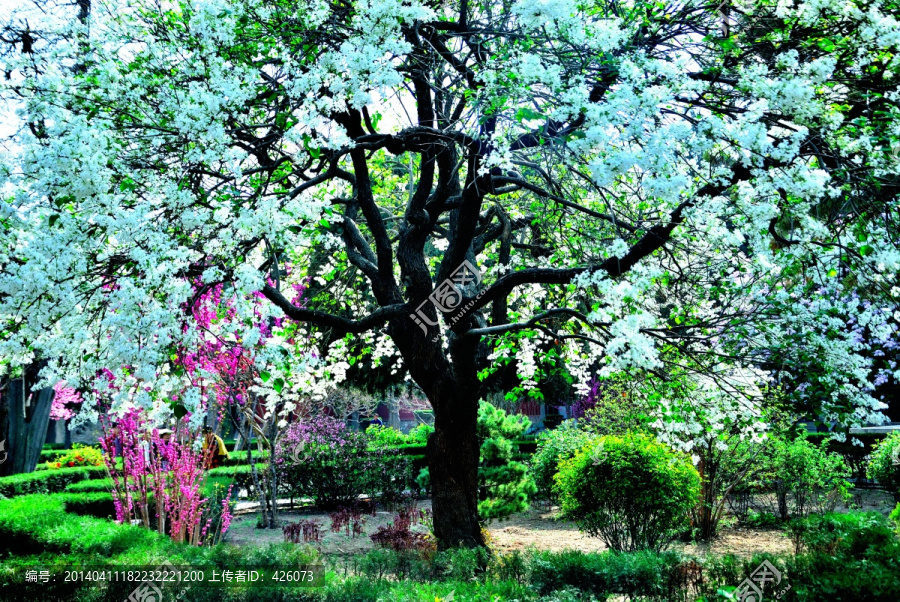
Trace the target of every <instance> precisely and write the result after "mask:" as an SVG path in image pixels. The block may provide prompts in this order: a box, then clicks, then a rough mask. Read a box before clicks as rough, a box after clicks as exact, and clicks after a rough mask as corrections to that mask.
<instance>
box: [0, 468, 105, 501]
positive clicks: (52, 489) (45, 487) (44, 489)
mask: <svg viewBox="0 0 900 602" xmlns="http://www.w3.org/2000/svg"><path fill="white" fill-rule="evenodd" d="M105 477H106V467H104V466H79V467H76V468H57V469H54V470H42V471H38V472H32V473H28V474H16V475H12V476H9V477H2V478H0V495H2V496H4V497H12V496H15V495H26V494H29V493H58V492H60V491H63V490H65V488H66V487H67V486H68V485H70V484H71V483H77V482H79V481H87V480H89V479H102V478H105Z"/></svg>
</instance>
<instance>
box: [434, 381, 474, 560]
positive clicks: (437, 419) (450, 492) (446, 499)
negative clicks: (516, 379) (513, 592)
mask: <svg viewBox="0 0 900 602" xmlns="http://www.w3.org/2000/svg"><path fill="white" fill-rule="evenodd" d="M444 395H445V396H446V397H443V396H439V395H436V396H435V397H434V398H432V404H433V405H434V433H433V434H432V435H431V437H429V439H428V446H427V448H426V455H427V457H428V470H429V472H430V474H431V490H432V507H433V509H434V534H435V536H436V537H437V539H438V543H439V546H440V548H441V549H447V548H452V547H467V548H471V547H479V546H484V545H485V541H484V536H483V535H482V533H481V523H480V522H479V520H478V456H479V445H478V437H477V433H476V426H477V420H478V398H477V397H476V396H475V395H468V396H465V395H459V394H457V392H455V391H453V390H448V391H446V392H445V393H444Z"/></svg>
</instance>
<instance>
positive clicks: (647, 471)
mask: <svg viewBox="0 0 900 602" xmlns="http://www.w3.org/2000/svg"><path fill="white" fill-rule="evenodd" d="M556 485H557V491H558V493H559V495H560V499H561V501H562V511H563V515H564V516H565V517H566V518H569V519H571V520H574V521H575V522H576V523H577V524H578V526H579V528H580V529H581V530H582V531H586V532H587V533H588V534H590V535H592V536H594V537H600V538H601V539H602V540H603V541H604V542H605V543H606V545H607V546H609V548H611V549H613V550H618V551H634V550H643V549H648V550H656V551H659V550H662V549H663V548H665V547H666V546H667V545H668V544H669V543H670V542H671V541H672V539H674V538H675V536H676V535H677V534H678V533H679V532H680V531H681V530H682V529H684V527H686V526H687V522H688V512H689V510H690V509H691V508H692V507H693V505H694V504H695V503H696V502H697V499H698V496H699V491H700V475H699V474H698V473H697V470H696V469H695V468H694V467H693V466H692V465H691V463H690V461H689V460H688V459H687V458H685V457H684V456H681V455H677V454H675V453H674V452H672V451H671V450H670V449H669V448H668V447H666V446H665V445H662V444H661V443H658V442H657V441H656V440H655V439H653V438H652V437H649V436H647V435H642V434H628V435H625V436H623V437H616V436H607V437H601V438H599V439H595V440H594V441H592V442H591V443H588V444H587V445H585V446H584V447H583V448H582V449H581V451H579V452H578V453H577V454H575V456H574V457H572V458H570V459H569V460H566V461H564V462H562V463H561V464H560V470H559V473H558V474H557V475H556Z"/></svg>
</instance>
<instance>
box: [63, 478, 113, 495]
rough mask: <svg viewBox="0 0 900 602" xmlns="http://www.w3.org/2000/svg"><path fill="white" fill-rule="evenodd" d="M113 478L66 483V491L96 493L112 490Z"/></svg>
mask: <svg viewBox="0 0 900 602" xmlns="http://www.w3.org/2000/svg"><path fill="white" fill-rule="evenodd" d="M112 486H113V481H112V479H108V478H107V479H91V480H90V481H79V482H77V483H70V484H68V485H66V489H65V493H96V492H98V491H99V492H106V493H109V492H110V491H112Z"/></svg>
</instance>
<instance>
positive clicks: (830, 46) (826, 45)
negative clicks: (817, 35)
mask: <svg viewBox="0 0 900 602" xmlns="http://www.w3.org/2000/svg"><path fill="white" fill-rule="evenodd" d="M819 48H821V49H822V50H824V51H825V52H831V51H832V50H834V42H832V41H831V40H829V39H828V38H822V39H821V40H819Z"/></svg>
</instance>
